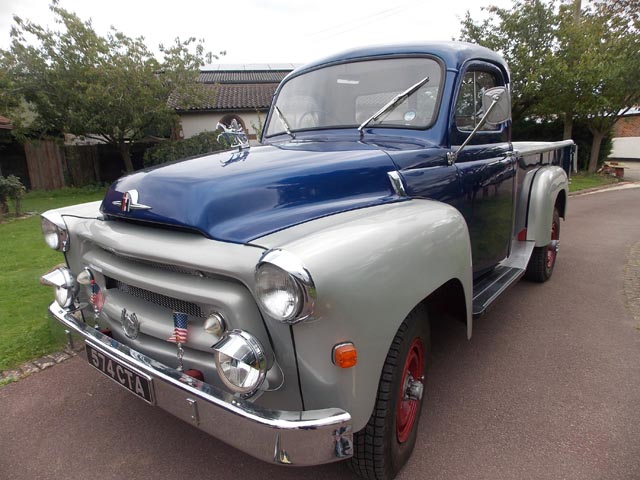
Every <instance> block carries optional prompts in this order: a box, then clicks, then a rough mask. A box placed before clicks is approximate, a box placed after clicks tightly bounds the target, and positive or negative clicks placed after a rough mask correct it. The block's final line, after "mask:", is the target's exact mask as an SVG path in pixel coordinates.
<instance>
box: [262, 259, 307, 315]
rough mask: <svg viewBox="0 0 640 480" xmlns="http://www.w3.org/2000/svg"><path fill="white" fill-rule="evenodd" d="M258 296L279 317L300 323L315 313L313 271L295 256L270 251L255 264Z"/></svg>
mask: <svg viewBox="0 0 640 480" xmlns="http://www.w3.org/2000/svg"><path fill="white" fill-rule="evenodd" d="M256 297H257V298H258V302H259V303H260V305H261V306H262V308H263V309H264V310H265V311H266V312H267V313H268V314H269V315H270V316H272V317H273V318H275V319H276V320H279V321H281V322H285V323H297V322H300V321H302V320H306V319H308V318H310V317H311V315H312V314H313V309H314V306H315V300H316V289H315V285H314V283H313V279H312V278H311V274H310V273H309V272H308V271H307V269H306V268H305V267H304V265H303V264H302V262H301V261H300V260H299V259H298V258H297V257H296V256H295V255H293V254H291V253H289V252H286V251H284V250H269V251H268V252H266V253H265V254H264V255H263V256H262V258H261V259H260V262H259V263H258V266H257V267H256Z"/></svg>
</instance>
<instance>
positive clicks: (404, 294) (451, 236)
mask: <svg viewBox="0 0 640 480" xmlns="http://www.w3.org/2000/svg"><path fill="white" fill-rule="evenodd" d="M254 243H256V244H258V245H261V246H263V247H266V248H282V249H284V250H287V251H288V252H291V253H293V254H295V255H296V256H298V257H299V258H300V259H301V260H302V262H303V263H304V265H305V266H306V268H307V269H308V271H309V272H310V274H311V276H312V277H313V280H314V282H315V286H316V292H317V302H316V308H315V312H314V315H313V317H314V320H312V321H306V322H301V323H298V324H296V325H294V326H293V327H292V331H293V335H294V339H295V348H296V355H297V359H298V367H299V373H300V382H301V389H302V392H303V397H304V404H305V408H308V409H315V408H319V407H318V406H320V405H323V406H329V405H331V406H334V407H341V408H344V409H345V410H347V411H348V412H349V413H350V414H351V415H352V416H353V420H354V427H355V428H356V429H357V430H358V429H360V428H362V427H364V425H365V424H366V422H367V420H368V419H369V416H370V414H371V411H372V409H373V405H374V401H375V398H376V392H377V388H378V381H379V379H380V373H381V371H382V366H383V364H384V361H385V358H386V355H387V352H388V350H389V347H390V345H391V342H392V340H393V337H394V336H395V334H396V332H397V330H398V328H399V326H400V324H401V323H402V321H403V320H404V318H405V317H406V316H407V315H408V314H409V312H410V311H411V310H412V309H413V308H415V307H416V306H417V305H418V304H420V302H422V300H424V299H425V298H426V297H427V296H429V294H431V293H432V292H434V291H435V290H436V289H438V287H440V286H442V285H443V284H445V283H446V282H448V281H449V280H451V279H457V280H459V281H460V283H461V284H462V286H463V288H464V293H465V299H466V305H465V307H466V313H467V328H468V334H469V335H470V333H471V295H472V268H471V249H470V243H469V234H468V229H467V225H466V223H465V221H464V219H463V218H462V216H461V215H460V213H459V212H458V211H457V210H456V209H455V208H453V207H451V206H449V205H446V204H443V203H440V202H435V201H430V200H418V199H416V200H410V201H405V202H399V203H394V204H389V205H382V206H376V207H371V208H366V209H359V210H353V211H350V212H345V213H341V214H338V215H332V216H330V217H325V218H322V219H318V220H314V221H312V222H307V223H305V224H302V225H298V226H295V227H292V228H289V229H287V230H284V231H281V232H278V233H275V234H272V235H269V236H266V237H263V238H261V239H258V240H256V241H255V242H254ZM263 313H264V312H263ZM267 321H268V322H273V321H275V320H273V319H268V320H267ZM347 341H351V342H353V343H354V344H355V346H356V348H357V351H358V363H357V365H356V366H355V367H353V368H350V369H340V368H338V367H337V366H335V365H334V364H333V363H332V359H331V356H332V349H333V347H334V346H335V345H337V344H339V343H342V342H347Z"/></svg>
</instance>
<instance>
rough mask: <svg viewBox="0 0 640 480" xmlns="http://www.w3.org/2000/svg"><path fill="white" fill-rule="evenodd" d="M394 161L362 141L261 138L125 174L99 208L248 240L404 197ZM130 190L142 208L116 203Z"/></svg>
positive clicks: (117, 215)
mask: <svg viewBox="0 0 640 480" xmlns="http://www.w3.org/2000/svg"><path fill="white" fill-rule="evenodd" d="M395 169H396V167H395V166H394V164H393V162H392V161H391V159H390V158H389V156H388V155H387V154H386V153H384V152H383V151H381V150H380V149H379V148H377V147H374V146H372V145H367V144H362V143H356V142H318V141H295V142H290V143H284V144H278V145H265V146H259V147H252V148H251V149H248V150H243V151H238V150H233V151H226V152H222V153H215V154H210V155H205V156H200V157H196V158H192V159H190V160H185V161H182V162H178V163H171V164H167V165H164V166H161V167H158V168H153V169H148V170H143V171H140V172H137V173H134V174H132V175H129V176H126V177H123V178H121V179H119V180H117V181H116V182H115V183H114V184H113V185H111V187H110V188H109V190H108V191H107V194H106V196H105V198H104V200H103V202H102V206H101V210H102V212H103V213H104V214H106V215H107V217H110V218H114V217H115V218H123V219H127V220H129V221H134V222H149V223H155V224H162V225H166V226H170V227H174V228H182V229H188V230H195V231H198V232H200V233H202V234H203V235H205V236H207V237H209V238H213V239H216V240H221V241H227V242H234V243H247V242H250V241H251V240H254V239H256V238H259V237H261V236H264V235H267V234H269V233H273V232H275V231H278V230H281V229H284V228H287V227H290V226H292V225H296V224H299V223H302V222H305V221H309V220H312V219H315V218H319V217H323V216H326V215H331V214H334V213H338V212H342V211H346V210H352V209H356V208H362V207H368V206H373V205H378V204H383V203H390V202H394V201H399V200H402V198H401V197H398V196H397V195H396V194H395V192H394V190H393V189H392V186H391V183H390V181H389V178H388V176H387V172H389V171H392V170H395ZM133 190H135V191H136V192H134V193H133V195H132V198H133V200H134V201H135V202H137V204H139V205H144V206H146V207H149V208H148V209H144V208H135V207H136V206H135V205H134V208H131V209H130V211H128V212H125V211H122V210H121V208H120V207H119V206H118V204H119V202H122V200H123V194H124V193H125V192H132V191H133ZM135 193H137V200H136V199H135ZM114 202H115V203H114Z"/></svg>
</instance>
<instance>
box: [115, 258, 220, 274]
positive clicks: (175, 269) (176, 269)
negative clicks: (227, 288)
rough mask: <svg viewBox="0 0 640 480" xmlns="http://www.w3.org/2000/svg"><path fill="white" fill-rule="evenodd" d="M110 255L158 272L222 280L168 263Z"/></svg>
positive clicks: (199, 271) (193, 269)
mask: <svg viewBox="0 0 640 480" xmlns="http://www.w3.org/2000/svg"><path fill="white" fill-rule="evenodd" d="M109 253H110V254H111V255H115V256H116V257H119V258H123V259H126V260H127V261H129V262H135V263H138V264H140V265H145V266H147V267H152V268H156V269H158V270H162V271H165V272H172V273H182V274H185V275H191V276H194V277H205V278H220V277H219V275H215V274H213V273H209V272H203V271H201V270H197V269H195V268H189V267H181V266H179V265H171V264H168V263H158V262H153V261H151V260H143V259H142V258H134V257H129V256H125V255H121V254H118V253H115V252H109Z"/></svg>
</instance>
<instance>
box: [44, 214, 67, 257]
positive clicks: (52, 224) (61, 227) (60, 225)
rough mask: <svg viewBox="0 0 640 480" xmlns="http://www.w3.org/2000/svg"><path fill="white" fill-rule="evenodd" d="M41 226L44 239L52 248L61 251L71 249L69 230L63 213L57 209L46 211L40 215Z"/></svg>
mask: <svg viewBox="0 0 640 480" xmlns="http://www.w3.org/2000/svg"><path fill="white" fill-rule="evenodd" d="M40 226H41V228H42V235H43V237H44V241H45V243H46V244H47V245H48V246H49V247H50V248H52V249H53V250H58V251H60V252H66V251H68V250H69V231H68V230H67V225H66V224H65V223H64V219H63V218H62V215H60V214H59V213H58V212H55V211H49V212H45V213H43V214H42V215H41V216H40Z"/></svg>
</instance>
